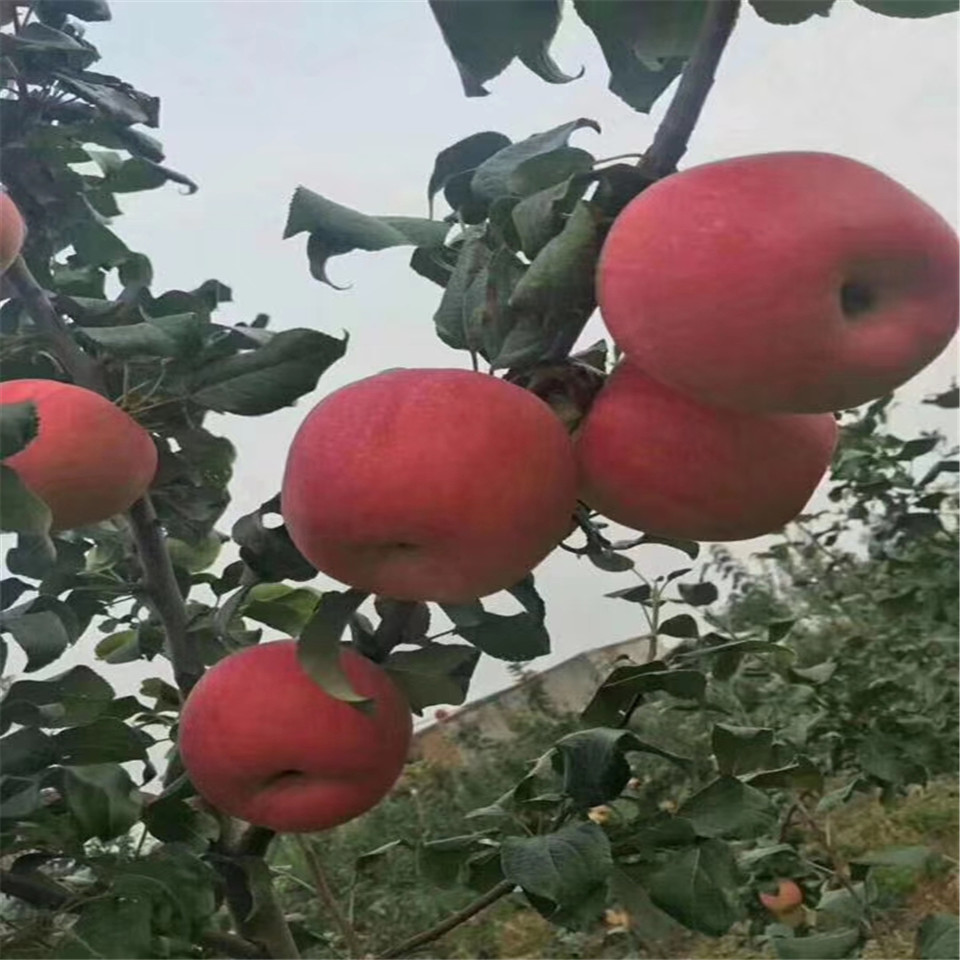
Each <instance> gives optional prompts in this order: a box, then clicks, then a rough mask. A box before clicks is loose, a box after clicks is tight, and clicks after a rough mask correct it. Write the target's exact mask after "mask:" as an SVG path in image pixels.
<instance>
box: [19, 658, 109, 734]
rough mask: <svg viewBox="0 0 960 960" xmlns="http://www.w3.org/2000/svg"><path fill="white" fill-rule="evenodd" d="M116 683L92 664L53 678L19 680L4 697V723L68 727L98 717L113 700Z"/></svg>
mask: <svg viewBox="0 0 960 960" xmlns="http://www.w3.org/2000/svg"><path fill="white" fill-rule="evenodd" d="M114 696H115V693H114V691H113V687H111V686H110V684H109V683H107V681H106V680H104V679H103V677H101V676H100V675H99V674H98V673H96V672H95V671H94V670H91V669H90V668H89V667H85V666H77V667H71V668H70V669H69V670H67V671H66V672H65V673H61V674H60V675H59V676H56V677H51V678H50V679H49V680H18V681H16V683H13V684H11V685H10V688H9V689H8V690H7V693H6V696H5V697H4V699H3V723H4V725H5V726H6V725H8V724H11V723H18V724H24V725H26V726H38V727H48V728H49V727H66V726H73V725H75V724H78V723H88V722H90V721H91V720H95V719H96V718H97V717H98V716H100V714H101V713H103V711H104V710H105V709H106V708H107V706H108V705H109V704H110V702H111V701H112V700H113V698H114Z"/></svg>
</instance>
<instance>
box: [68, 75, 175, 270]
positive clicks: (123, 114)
mask: <svg viewBox="0 0 960 960" xmlns="http://www.w3.org/2000/svg"><path fill="white" fill-rule="evenodd" d="M52 75H53V76H54V77H55V78H56V79H57V80H59V81H60V83H61V85H62V86H63V87H64V88H66V89H67V90H69V91H70V92H71V93H74V94H76V95H77V96H78V97H80V99H81V100H86V101H87V103H91V104H93V106H95V107H96V108H97V110H98V111H99V112H100V114H101V116H102V117H103V118H104V119H106V120H110V121H115V122H118V123H119V124H121V125H122V126H126V127H129V126H131V125H132V124H135V123H142V124H145V125H146V126H148V127H156V126H157V125H158V121H159V116H160V99H159V97H151V96H148V95H147V94H145V93H141V92H140V91H139V90H135V89H134V88H133V87H131V86H130V84H128V83H125V82H124V81H123V80H120V79H119V78H117V77H110V76H107V75H106V74H102V73H94V72H93V71H89V70H88V71H85V72H84V73H72V72H68V71H65V70H54V71H53V72H52ZM77 252H78V253H79V251H77ZM84 259H86V258H84Z"/></svg>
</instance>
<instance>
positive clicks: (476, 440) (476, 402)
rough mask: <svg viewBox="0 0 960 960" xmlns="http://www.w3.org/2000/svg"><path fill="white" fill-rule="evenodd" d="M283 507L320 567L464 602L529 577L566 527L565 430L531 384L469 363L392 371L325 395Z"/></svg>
mask: <svg viewBox="0 0 960 960" xmlns="http://www.w3.org/2000/svg"><path fill="white" fill-rule="evenodd" d="M281 507H282V512H283V517H284V520H285V521H286V525H287V529H288V531H289V533H290V536H291V538H292V539H293V542H294V543H295V544H296V545H297V547H299V549H300V551H301V552H302V553H303V554H304V556H305V557H307V559H309V560H310V561H311V562H312V563H313V564H314V565H315V566H316V567H317V568H318V569H320V570H322V571H323V572H324V573H326V574H328V575H329V576H331V577H334V578H336V579H337V580H340V581H342V582H343V583H347V584H349V585H350V586H352V587H356V588H358V589H361V590H367V591H369V592H371V593H378V594H381V595H383V596H388V597H394V598H396V599H398V600H436V601H440V602H449V603H457V602H464V601H467V600H472V599H474V598H476V597H481V596H485V595H487V594H490V593H495V592H496V591H498V590H502V589H504V588H506V587H509V586H511V585H512V584H514V583H516V582H517V581H518V580H521V579H522V578H523V577H524V576H526V574H527V573H529V572H530V570H532V569H533V568H534V567H535V566H536V565H537V564H538V563H540V561H541V560H543V558H544V557H545V556H546V555H547V554H548V553H549V552H550V551H551V550H552V549H553V548H554V547H555V546H556V545H557V543H558V542H559V541H560V540H561V539H562V538H563V537H564V536H565V535H566V534H567V533H568V532H569V530H570V527H571V517H572V514H573V511H574V509H575V507H576V465H575V463H574V459H573V449H572V446H571V443H570V439H569V436H568V434H567V432H566V431H565V430H564V428H563V426H562V425H561V424H560V421H559V420H558V419H557V417H556V416H554V414H553V413H552V411H551V410H550V408H549V407H548V406H547V405H546V404H545V403H544V402H543V401H542V400H540V399H539V398H537V397H535V396H534V395H533V394H531V393H528V392H527V391H525V390H523V389H521V388H520V387H517V386H514V385H513V384H510V383H507V382H505V381H503V380H498V379H497V378H495V377H492V376H486V375H484V374H480V373H472V372H469V371H466V370H391V371H388V372H386V373H381V374H378V375H377V376H373V377H369V378H367V379H365V380H360V381H358V382H356V383H353V384H351V385H349V386H347V387H343V388H342V389H340V390H337V391H335V392H334V393H332V394H331V395H330V396H328V397H327V398H325V399H324V400H322V401H321V402H320V403H319V404H318V405H317V406H316V407H314V409H313V410H312V411H311V413H310V414H309V415H308V416H307V418H306V420H305V421H304V422H303V424H302V426H301V427H300V430H299V431H298V432H297V435H296V436H295V438H294V440H293V444H292V445H291V447H290V451H289V455H288V458H287V466H286V473H285V475H284V478H283V490H282V493H281Z"/></svg>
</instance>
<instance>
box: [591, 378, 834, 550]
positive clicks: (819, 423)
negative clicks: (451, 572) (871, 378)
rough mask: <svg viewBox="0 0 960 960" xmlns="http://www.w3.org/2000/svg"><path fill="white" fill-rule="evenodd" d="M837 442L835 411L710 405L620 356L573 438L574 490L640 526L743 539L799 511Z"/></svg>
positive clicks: (660, 532) (671, 533)
mask: <svg viewBox="0 0 960 960" xmlns="http://www.w3.org/2000/svg"><path fill="white" fill-rule="evenodd" d="M836 440H837V425H836V421H835V420H834V418H833V415H832V414H829V413H817V414H755V413H740V412H738V411H734V410H723V409H720V408H717V407H709V406H706V405H704V404H702V403H699V402H698V401H696V400H693V399H691V398H690V397H688V396H686V395H684V394H682V393H678V392H677V391H676V390H673V389H671V388H670V387H666V386H664V385H663V384H661V383H658V382H657V381H656V380H654V379H652V378H651V377H648V376H646V375H645V374H644V373H641V372H640V371H639V370H637V369H636V368H635V367H634V366H633V365H631V364H630V363H621V365H620V366H619V367H618V368H617V369H616V370H615V371H614V372H613V374H612V375H611V376H610V378H609V380H608V381H607V383H606V384H605V385H604V387H603V389H602V390H601V391H600V393H599V394H598V396H597V398H596V400H595V401H594V403H593V406H592V407H591V408H590V412H589V413H588V414H587V416H586V418H585V420H584V422H583V424H582V425H581V428H580V431H579V433H578V435H577V438H576V446H575V449H576V454H577V460H578V463H579V467H580V477H581V498H582V499H583V500H584V502H586V503H587V504H589V505H590V506H591V507H593V508H594V509H596V510H598V511H599V512H600V513H602V514H603V515H604V516H606V517H609V518H610V519H611V520H614V521H616V522H617V523H622V524H624V525H625V526H627V527H632V528H634V529H636V530H641V531H643V532H644V533H650V534H654V535H657V536H662V537H680V538H684V539H690V540H745V539H748V538H750V537H756V536H760V535H761V534H764V533H771V532H772V531H774V530H778V529H780V528H781V527H782V526H783V525H784V524H786V523H788V522H789V521H790V520H792V519H793V518H794V517H795V516H796V515H797V514H798V513H800V511H801V510H802V509H803V507H804V505H805V504H806V502H807V500H809V498H810V496H811V494H812V493H813V491H814V489H815V488H816V486H817V483H818V482H819V481H820V479H821V477H822V476H823V474H824V472H825V471H826V469H827V467H828V466H829V464H830V458H831V455H832V454H833V448H834V445H835V444H836Z"/></svg>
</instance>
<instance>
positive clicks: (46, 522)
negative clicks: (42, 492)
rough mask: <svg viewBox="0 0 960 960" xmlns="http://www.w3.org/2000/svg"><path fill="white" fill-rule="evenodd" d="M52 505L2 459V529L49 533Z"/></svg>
mask: <svg viewBox="0 0 960 960" xmlns="http://www.w3.org/2000/svg"><path fill="white" fill-rule="evenodd" d="M52 519H53V517H52V514H51V513H50V508H49V507H48V506H47V505H46V504H45V503H44V502H43V500H41V499H40V498H39V497H38V496H37V495H36V494H34V493H32V492H31V491H30V490H29V489H28V488H27V485H26V484H25V483H24V482H23V481H22V480H21V479H20V477H19V476H17V473H16V471H15V470H14V469H13V468H12V467H8V466H7V465H6V464H5V463H0V530H2V531H4V532H5V533H31V534H36V535H38V536H45V535H46V534H47V532H48V531H49V529H50V524H51V522H52Z"/></svg>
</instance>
